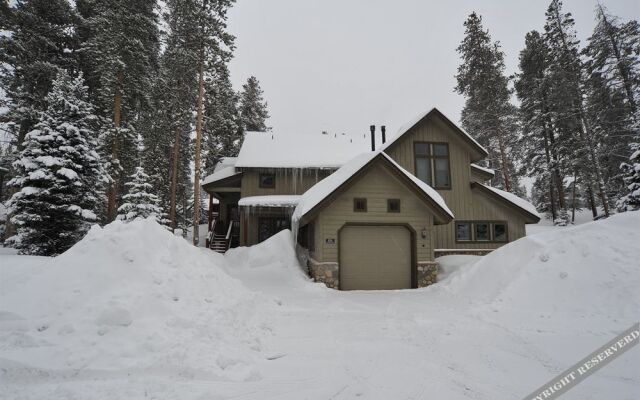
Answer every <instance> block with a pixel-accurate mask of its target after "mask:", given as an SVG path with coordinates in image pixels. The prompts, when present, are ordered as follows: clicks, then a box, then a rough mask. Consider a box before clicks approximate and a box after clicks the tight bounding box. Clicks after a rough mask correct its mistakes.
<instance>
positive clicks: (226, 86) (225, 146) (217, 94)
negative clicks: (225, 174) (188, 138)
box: [203, 64, 243, 174]
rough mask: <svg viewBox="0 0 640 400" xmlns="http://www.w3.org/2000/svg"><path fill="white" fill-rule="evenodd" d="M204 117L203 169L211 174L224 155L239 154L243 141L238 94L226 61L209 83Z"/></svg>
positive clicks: (232, 155)
mask: <svg viewBox="0 0 640 400" xmlns="http://www.w3.org/2000/svg"><path fill="white" fill-rule="evenodd" d="M205 117H206V118H205V123H204V148H205V155H204V163H203V170H204V172H205V173H206V174H210V173H213V170H214V168H215V166H216V164H217V163H218V162H219V161H220V160H221V159H222V157H234V156H237V155H238V152H239V151H240V146H241V145H242V137H243V132H242V126H241V124H242V122H241V121H240V114H239V110H238V95H237V93H236V92H235V91H234V90H233V86H232V85H231V81H230V79H229V70H228V68H227V66H226V65H224V64H222V65H221V66H220V68H218V71H216V73H215V76H214V77H213V78H212V79H211V80H210V81H209V82H208V83H207V96H206V102H205Z"/></svg>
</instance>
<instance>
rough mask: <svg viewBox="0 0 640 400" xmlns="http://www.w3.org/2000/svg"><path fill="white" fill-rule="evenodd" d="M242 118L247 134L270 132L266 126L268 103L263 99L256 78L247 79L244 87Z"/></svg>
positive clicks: (241, 96)
mask: <svg viewBox="0 0 640 400" xmlns="http://www.w3.org/2000/svg"><path fill="white" fill-rule="evenodd" d="M240 116H241V118H242V129H243V130H244V131H245V132H266V131H267V130H269V128H268V127H267V125H266V121H267V118H269V112H268V111H267V102H266V101H265V100H264V98H263V91H262V89H261V88H260V82H258V79H257V78H256V77H255V76H252V77H250V78H249V79H247V83H245V84H244V85H242V93H241V94H240Z"/></svg>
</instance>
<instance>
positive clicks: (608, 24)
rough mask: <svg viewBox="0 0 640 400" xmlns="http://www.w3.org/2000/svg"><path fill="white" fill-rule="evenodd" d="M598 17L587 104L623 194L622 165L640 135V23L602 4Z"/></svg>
mask: <svg viewBox="0 0 640 400" xmlns="http://www.w3.org/2000/svg"><path fill="white" fill-rule="evenodd" d="M596 21H597V24H596V27H595V29H594V31H593V34H592V35H591V37H590V38H589V40H588V45H587V47H586V48H585V49H584V51H583V54H584V55H585V56H586V62H585V70H586V71H585V74H586V82H585V91H586V99H587V100H586V110H587V116H588V117H589V123H590V126H591V127H592V128H593V130H594V134H595V135H596V137H597V140H598V141H599V142H601V145H602V148H603V151H602V154H603V175H604V180H605V184H606V187H607V188H608V190H609V192H610V193H611V195H612V197H618V198H619V197H620V196H624V195H625V194H626V193H627V190H626V187H627V184H626V183H625V182H623V179H622V175H621V174H620V173H619V167H620V165H621V163H623V162H625V163H626V161H628V156H629V155H630V153H629V149H630V148H631V146H630V145H631V143H632V142H633V138H634V136H636V135H637V133H636V132H637V131H636V129H635V128H634V127H635V125H636V119H637V118H636V115H637V111H638V109H637V105H636V104H637V99H636V98H637V97H638V96H639V95H640V58H639V57H638V56H639V55H640V25H639V24H638V22H637V21H630V22H627V23H623V22H622V21H620V19H619V18H617V17H615V16H612V15H610V14H608V13H607V11H606V9H605V8H604V7H603V6H602V5H600V4H599V5H598V6H597V7H596ZM631 153H633V152H631ZM627 165H628V164H627Z"/></svg>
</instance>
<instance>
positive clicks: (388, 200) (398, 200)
mask: <svg viewBox="0 0 640 400" xmlns="http://www.w3.org/2000/svg"><path fill="white" fill-rule="evenodd" d="M394 201H396V202H398V209H397V210H393V209H392V208H391V204H392V203H393V202H394ZM387 212H388V213H395V214H398V213H400V212H402V201H401V200H400V199H387Z"/></svg>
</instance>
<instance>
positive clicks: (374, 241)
mask: <svg viewBox="0 0 640 400" xmlns="http://www.w3.org/2000/svg"><path fill="white" fill-rule="evenodd" d="M339 245H340V289H342V290H356V289H360V290H372V289H409V288H411V234H410V233H409V230H407V228H405V227H403V226H346V227H344V228H343V229H342V230H341V231H340V243H339Z"/></svg>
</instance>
